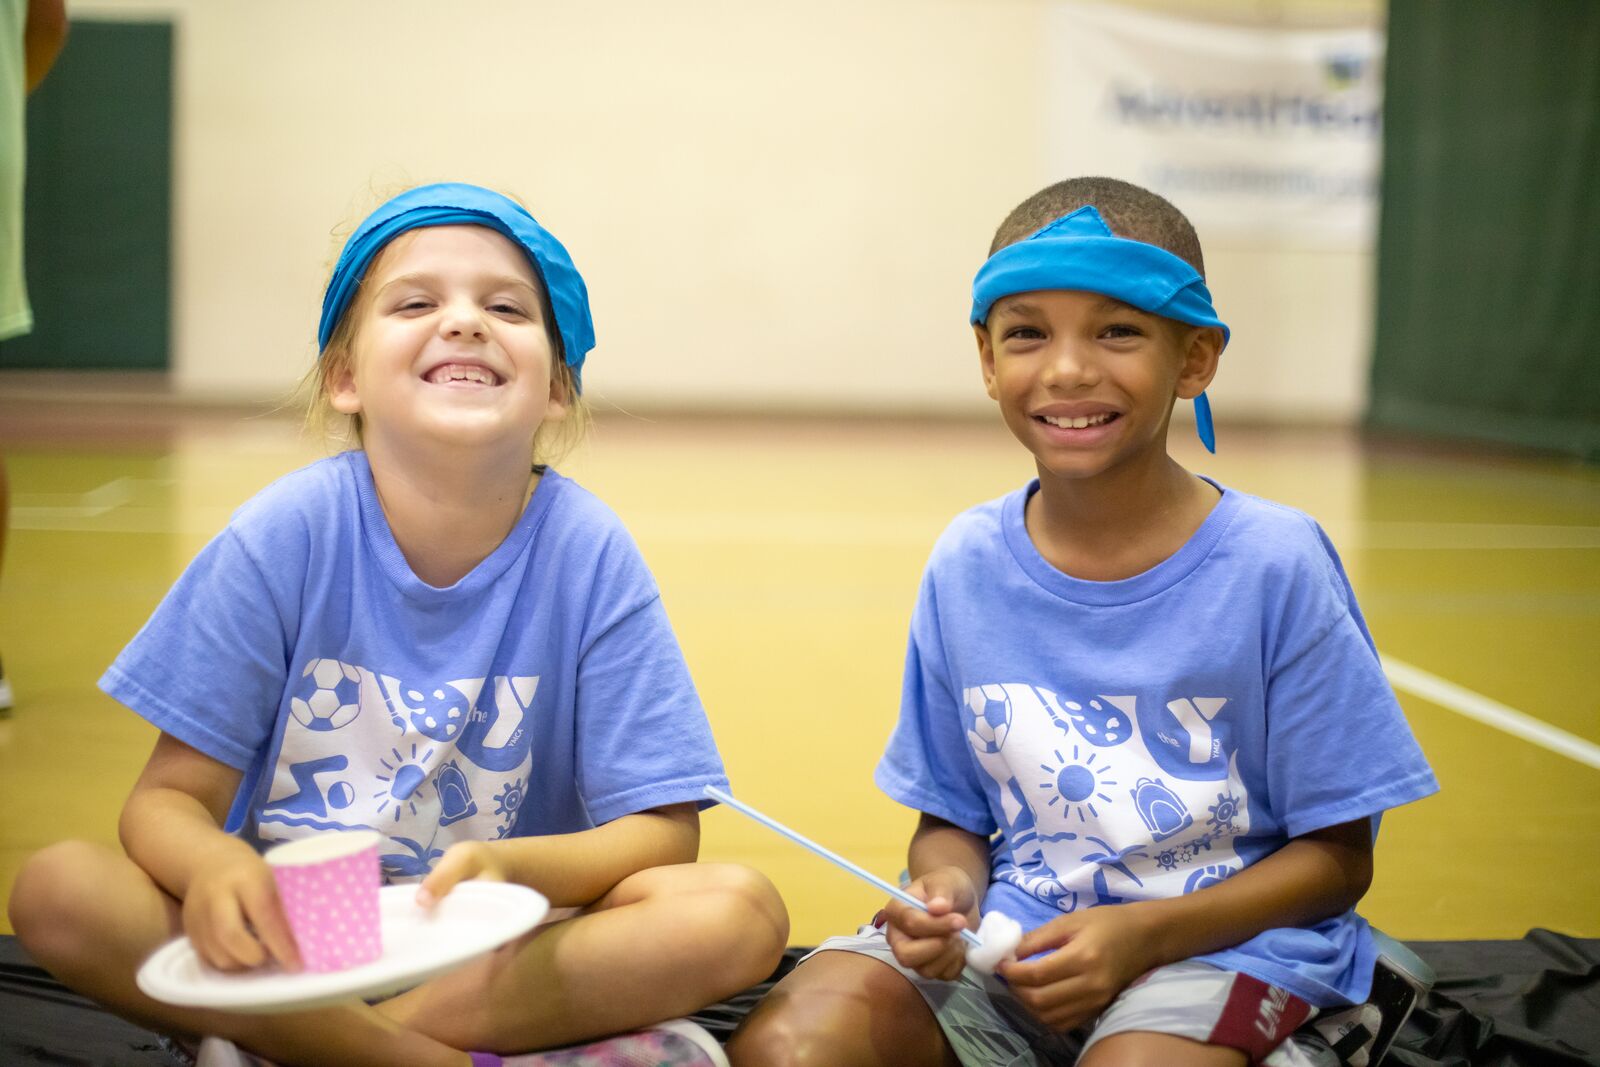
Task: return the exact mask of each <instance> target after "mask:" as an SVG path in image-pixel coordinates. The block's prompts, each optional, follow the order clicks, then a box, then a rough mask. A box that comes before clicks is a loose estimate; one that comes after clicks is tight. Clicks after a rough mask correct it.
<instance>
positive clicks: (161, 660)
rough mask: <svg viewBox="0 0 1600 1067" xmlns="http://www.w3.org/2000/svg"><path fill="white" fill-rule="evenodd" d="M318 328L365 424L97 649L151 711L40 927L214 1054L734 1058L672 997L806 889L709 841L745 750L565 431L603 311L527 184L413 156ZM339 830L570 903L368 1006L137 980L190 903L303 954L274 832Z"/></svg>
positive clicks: (68, 861)
mask: <svg viewBox="0 0 1600 1067" xmlns="http://www.w3.org/2000/svg"><path fill="white" fill-rule="evenodd" d="M317 339H318V345H319V347H320V349H321V353H322V354H321V358H320V359H319V361H318V368H317V371H316V373H315V376H314V380H315V383H316V396H317V400H318V403H319V406H320V405H323V404H325V405H327V406H329V407H331V408H332V409H333V411H335V412H337V413H339V414H342V415H344V416H348V417H349V418H350V419H351V420H353V423H354V427H353V428H354V432H355V435H356V437H357V439H358V441H359V442H360V445H361V447H359V448H356V449H353V450H351V451H347V452H343V453H341V454H339V455H336V456H333V457H331V458H329V459H325V460H322V461H321V462H319V463H316V464H313V465H312V466H310V467H307V468H305V469H304V470H301V471H297V472H295V473H293V474H290V475H288V476H287V477H285V478H283V479H281V480H280V481H278V482H276V483H275V484H273V485H271V486H269V487H268V488H266V489H265V490H263V491H262V492H261V493H259V494H257V495H256V496H255V497H254V498H253V499H252V500H250V501H249V502H247V503H246V504H244V506H242V507H241V508H240V509H239V511H238V512H237V513H236V514H235V515H234V516H233V519H232V521H231V522H230V523H229V524H228V526H227V528H226V529H225V530H223V532H222V533H221V534H219V535H218V536H217V538H216V539H215V540H213V541H212V542H211V543H210V544H209V545H207V546H206V547H205V548H204V549H203V550H202V551H201V553H200V555H199V556H198V557H197V558H196V559H195V560H194V562H193V563H191V564H190V566H189V567H188V569H187V570H186V571H185V572H184V574H183V576H182V577H181V578H180V579H179V580H178V583H177V585H176V586H174V587H173V589H172V591H171V592H170V593H169V594H168V596H167V598H166V600H164V601H163V602H162V604H161V606H160V607H158V608H157V609H156V612H155V615H154V616H153V617H152V618H151V620H150V622H149V623H148V624H147V625H146V626H145V627H144V629H143V630H141V631H140V632H139V634H138V635H137V636H135V637H134V639H133V641H132V642H131V643H130V644H129V645H128V647H127V648H126V649H125V650H124V651H123V652H122V654H121V655H120V656H119V657H118V658H117V660H116V662H115V663H113V664H112V665H111V667H110V669H109V670H107V672H106V674H105V677H104V678H103V679H102V680H101V683H100V684H101V686H102V688H104V689H105V690H106V692H107V693H109V694H110V695H111V696H113V697H115V698H116V699H117V700H119V701H121V702H122V703H124V704H125V705H127V706H128V707H129V708H131V709H133V710H134V711H136V712H137V713H139V714H140V715H142V716H143V717H144V718H146V719H148V720H149V721H150V722H151V723H152V724H153V725H155V726H156V727H157V728H159V729H160V731H161V734H160V736H159V738H158V740H157V742H156V745H155V750H154V752H153V753H152V754H151V756H150V758H149V761H148V762H147V764H146V765H145V768H144V771H143V773H142V774H141V775H140V777H139V780H138V782H137V783H136V784H135V786H134V788H133V792H132V794H131V795H130V796H129V798H128V800H127V802H126V804H125V805H124V808H123V812H122V818H121V838H122V842H123V845H124V848H125V850H126V851H125V853H123V852H114V851H112V850H110V849H107V848H105V847H103V846H101V845H98V844H92V843H88V842H65V843H62V844H58V845H55V846H52V847H51V848H48V849H46V850H44V851H43V852H41V853H39V854H38V855H36V856H34V857H33V858H32V859H31V860H30V861H29V863H28V864H27V866H26V867H25V868H24V869H23V871H22V873H21V875H20V876H19V877H18V879H17V883H16V887H15V890H14V892H13V894H12V897H11V903H10V908H11V918H12V922H13V924H14V925H15V927H16V930H17V933H18V935H19V936H20V937H21V939H22V942H23V944H24V945H25V946H26V947H27V949H28V951H29V952H30V953H32V954H33V956H34V957H35V958H36V959H38V960H39V961H40V962H41V963H43V964H44V965H45V966H46V967H48V968H49V969H50V970H51V971H53V972H54V973H55V974H56V975H57V976H58V977H59V978H61V979H62V980H63V981H64V982H66V983H67V984H69V985H71V986H73V987H74V988H76V989H78V990H80V991H82V992H84V993H86V994H88V995H90V996H92V997H94V998H96V999H97V1000H99V1001H101V1002H102V1003H105V1004H107V1005H108V1006H110V1007H111V1008H112V1009H113V1010H115V1011H117V1012H118V1013H120V1014H122V1015H124V1016H126V1017H128V1018H130V1019H133V1020H135V1021H137V1022H139V1023H141V1024H143V1025H145V1026H149V1027H151V1028H153V1029H156V1030H158V1031H161V1032H164V1033H168V1034H173V1035H177V1036H178V1037H179V1038H180V1039H181V1040H183V1041H185V1042H187V1043H188V1044H189V1045H190V1046H191V1047H192V1045H193V1043H194V1042H195V1041H196V1040H198V1039H200V1038H201V1037H202V1036H204V1035H212V1036H209V1037H207V1038H206V1040H205V1041H204V1042H201V1044H200V1048H199V1050H198V1055H199V1060H200V1064H201V1067H210V1065H211V1064H212V1063H216V1064H232V1063H240V1062H246V1061H245V1060H244V1058H243V1054H242V1053H240V1052H239V1051H238V1049H237V1048H235V1047H234V1046H235V1045H236V1046H240V1047H242V1048H244V1049H247V1050H249V1052H250V1053H256V1054H260V1055H264V1056H267V1057H269V1058H270V1059H271V1060H272V1061H273V1062H276V1063H281V1064H346V1065H372V1067H390V1065H394V1064H406V1065H408V1067H425V1065H437V1067H499V1065H500V1064H501V1063H502V1057H501V1055H500V1053H521V1052H525V1051H526V1050H529V1049H550V1048H552V1047H554V1046H569V1045H572V1044H573V1043H575V1042H580V1041H589V1040H590V1039H592V1038H594V1037H596V1036H599V1035H604V1034H612V1033H616V1032H618V1031H630V1030H636V1031H637V1032H634V1033H631V1034H624V1035H623V1036H619V1037H616V1038H612V1039H609V1040H605V1041H601V1042H599V1043H591V1044H588V1045H585V1046H584V1047H582V1048H576V1049H573V1048H567V1049H563V1050H561V1051H559V1052H551V1053H548V1054H539V1053H529V1054H526V1055H515V1056H508V1057H506V1058H505V1060H504V1063H505V1064H507V1065H511V1067H533V1065H536V1064H555V1063H559V1064H562V1065H564V1067H580V1065H589V1067H602V1065H609V1064H622V1063H634V1062H650V1063H673V1064H691V1063H693V1064H702V1065H712V1064H715V1063H718V1062H721V1051H720V1049H718V1048H717V1047H716V1044H715V1042H714V1041H713V1040H712V1039H711V1038H710V1035H709V1034H707V1033H706V1032H705V1031H704V1030H702V1029H700V1028H698V1027H694V1026H693V1025H692V1024H689V1023H687V1022H686V1021H685V1020H681V1019H676V1020H675V1019H674V1018H673V1017H675V1016H683V1015H686V1014H688V1013H689V1012H692V1011H697V1010H699V1009H700V1008H702V1007H704V1006H705V1005H706V1004H709V1003H712V1002H714V1001H716V1000H719V999H721V998H722V997H725V996H727V995H729V994H730V993H733V992H735V991H737V990H739V989H742V988H744V987H746V986H748V985H751V984H753V983H754V982H757V981H759V980H760V979H762V978H764V977H766V976H767V975H768V974H769V973H770V971H771V968H772V967H773V966H774V964H775V963H776V962H777V960H778V958H779V956H780V955H781V953H782V951H783V946H784V943H785V940H786V938H787V934H788V922H787V917H786V915H785V912H784V909H783V905H782V903H781V901H779V899H778V896H777V893H776V891H775V890H774V889H773V888H772V885H771V883H770V882H768V881H767V880H766V879H765V878H763V877H762V876H761V875H759V874H757V873H756V872H754V871H752V870H749V869H747V868H744V867H738V866H734V865H729V864H698V863H695V862H694V860H695V857H696V852H697V849H698V845H699V815H698V812H699V804H700V797H701V796H702V793H703V790H704V788H705V787H706V786H707V785H725V784H726V781H727V779H726V777H725V775H724V773H723V768H722V761H721V759H720V758H719V757H718V755H717V750H716V746H715V743H714V742H713V740H712V737H711V731H710V727H709V724H708V723H707V721H706V716H705V712H704V710H703V709H702V707H701V705H700V700H699V697H698V696H697V695H696V693H695V690H694V685H693V683H692V682H691V680H690V678H689V673H688V669H687V667H686V665H685V664H684V662H683V657H682V653H681V652H680V651H679V648H678V644H677V641H676V639H675V638H674V636H673V633H672V628H671V626H670V625H669V623H668V621H667V617H666V613H665V611H664V610H663V608H662V604H661V597H660V594H659V592H658V590H657V588H656V584H655V580H654V579H653V578H652V577H651V575H650V572H649V570H648V568H647V567H646V566H645V563H644V560H643V559H642V558H641V557H640V555H639V551H638V548H637V547H636V546H635V545H634V543H633V540H632V539H631V538H630V537H629V536H628V533H627V531H626V530H625V529H623V527H622V526H621V524H620V523H619V522H618V521H617V518H616V516H615V515H614V514H613V513H612V512H611V511H610V510H609V509H607V508H606V507H605V505H604V504H602V503H601V502H600V501H599V500H597V499H596V498H595V497H593V496H591V495H590V494H589V493H588V492H586V491H585V490H584V489H582V488H581V487H579V486H578V485H577V484H576V483H575V482H572V481H570V480H568V479H566V478H564V477H562V476H561V475H560V474H559V473H557V472H556V471H555V470H554V469H552V468H550V467H548V466H547V465H546V461H547V460H548V459H549V458H550V452H551V448H552V441H551V436H552V431H559V430H560V429H561V428H562V427H563V426H570V425H571V424H572V422H573V420H574V419H575V418H579V417H580V416H581V415H582V413H583V409H582V407H581V394H580V387H581V378H580V374H581V370H582V367H583V363H584V360H585V357H586V355H587V353H588V352H589V350H590V349H591V348H592V347H593V345H594V328H593V324H592V321H591V318H590V313H589V300H588V292H587V289H586V287H585V285H584V281H583V278H582V276H581V275H579V273H578V270H577V267H576V266H575V265H574V264H573V262H572V259H571V257H570V256H569V255H568V254H567V250H566V249H565V248H564V247H563V246H562V244H561V243H560V242H559V241H558V240H557V239H556V238H555V237H554V236H553V235H552V234H551V233H550V232H549V231H547V230H546V229H544V227H542V226H541V225H539V223H538V222H537V221H535V220H534V218H533V216H532V215H530V214H529V213H528V212H527V210H526V209H524V208H523V207H522V206H521V205H520V204H518V203H516V202H515V201H512V200H510V199H508V198H507V197H505V196H502V195H501V194H499V193H496V192H494V191H492V190H488V189H483V188H479V187H477V186H472V185H463V184H458V183H447V184H440V185H429V186H422V187H420V188H416V189H412V190H410V191H408V192H406V193H402V194H401V195H400V196H397V197H395V198H394V199H392V200H390V201H389V202H388V203H386V204H384V205H383V206H382V207H380V208H379V209H378V210H377V211H375V212H374V213H373V214H372V215H371V216H370V217H368V218H367V220H366V221H365V222H363V223H362V225H361V226H360V227H359V228H358V229H357V230H356V231H355V233H354V234H352V235H351V237H350V240H349V241H348V242H347V243H346V245H345V248H344V251H343V253H342V254H341V256H340V257H339V261H338V263H337V265H336V266H335V268H334V271H333V275H332V277H331V278H330V280H329V283H328V288H327V293H326V296H325V298H324V302H323V313H322V320H321V324H320V326H319V329H318V338H317ZM350 829H370V830H377V831H378V832H379V833H380V834H381V835H382V844H381V845H380V849H379V851H380V858H381V862H382V864H383V870H384V877H385V880H386V881H390V882H395V883H404V882H412V883H417V885H418V888H417V890H416V899H417V901H418V903H420V904H423V905H425V906H426V905H431V904H432V903H434V902H436V901H437V900H438V899H439V898H441V897H443V896H445V895H446V894H448V893H450V892H451V890H452V887H454V886H456V885H457V884H458V883H459V882H461V881H462V880H463V879H469V878H482V879H488V880H491V881H509V882H518V883H522V884H525V885H529V886H532V887H533V888H535V889H537V890H539V891H540V892H542V893H543V894H544V895H545V896H546V897H547V898H548V899H549V900H550V902H551V903H552V904H553V905H555V906H556V907H557V908H560V909H562V910H563V912H564V917H563V918H562V919H561V921H556V922H552V923H550V924H547V925H545V926H543V927H540V928H539V929H536V930H535V931H533V932H532V933H531V934H528V935H526V936H524V937H521V938H518V939H517V940H515V941H513V942H511V943H510V944H508V945H506V946H504V947H502V948H500V949H499V950H497V951H495V952H493V953H489V954H486V955H484V956H481V957H479V958H477V959H475V960H473V961H470V962H468V963H466V964H464V965H463V966H462V967H460V968H459V969H457V970H455V971H452V972H450V973H448V974H445V975H442V976H440V977H437V978H433V979H431V980H429V981H426V982H424V983H422V984H421V985H418V986H417V987H416V988H413V989H411V990H409V991H407V992H403V993H401V994H400V995H398V996H395V997H391V998H389V999H387V1000H384V1001H382V1002H381V1003H377V1004H374V1005H365V1004H362V1003H360V1002H350V1003H346V1004H340V1005H336V1006H332V1007H325V1008H317V1009H306V1010H302V1011H294V1012H289V1013H286V1014H281V1015H257V1014H241V1013H238V1012H226V1011H218V1010H200V1009H196V1008H186V1007H179V1006H175V1005H172V1004H167V1003H163V1002H160V1001H157V1000H154V999H152V998H151V997H149V996H147V995H145V994H144V993H143V992H142V991H141V990H140V989H139V988H138V987H137V986H136V984H135V972H136V970H137V968H138V966H139V964H140V961H141V960H143V959H144V958H145V957H146V956H148V955H149V954H150V953H151V952H153V951H154V950H155V949H156V948H157V947H158V946H160V945H161V944H162V943H163V942H165V941H167V940H168V939H170V938H172V937H174V936H176V935H178V934H186V935H187V936H188V938H189V941H190V942H191V944H192V946H193V948H194V951H195V953H196V954H197V955H198V956H199V957H200V959H202V960H203V961H204V962H206V963H208V964H210V965H211V966H212V967H214V968H217V969H219V970H222V971H229V972H237V971H241V970H247V969H250V968H253V967H257V966H260V965H263V964H269V963H275V964H277V965H279V966H281V967H283V968H285V969H287V970H290V971H293V970H296V969H297V967H298V962H299V960H298V954H297V951H296V948H295V945H294V940H293V937H292V935H291V934H290V932H289V929H288V926H287V923H286V920H285V918H284V914H283V910H282V907H281V905H280V903H279V900H278V895H277V892H276V890H275V888H274V884H273V880H272V876H271V874H270V872H269V870H268V868H267V866H266V863H265V862H264V861H263V859H262V857H261V855H260V851H261V850H262V849H264V848H266V847H267V846H269V845H272V844H275V843H278V842H283V841H291V840H296V839H301V838H305V837H308V836H312V835H318V834H324V833H330V832H335V831H339V830H350ZM391 947H395V946H391ZM398 947H399V948H401V949H402V955H403V950H404V948H405V946H398ZM213 1003H215V1001H213ZM246 1007H247V1006H246ZM639 1028H644V1029H639ZM469 1050H470V1051H469ZM249 1062H254V1061H253V1060H251V1061H249Z"/></svg>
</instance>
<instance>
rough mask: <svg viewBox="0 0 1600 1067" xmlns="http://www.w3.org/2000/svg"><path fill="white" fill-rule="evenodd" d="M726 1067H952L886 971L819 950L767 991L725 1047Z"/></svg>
mask: <svg viewBox="0 0 1600 1067" xmlns="http://www.w3.org/2000/svg"><path fill="white" fill-rule="evenodd" d="M728 1058H729V1059H730V1060H732V1062H733V1064H734V1067H798V1065H801V1064H829V1065H831V1067H956V1062H957V1061H956V1057H955V1052H954V1051H953V1050H952V1049H951V1048H950V1044H949V1042H948V1041H946V1040H945V1038H944V1032H943V1031H942V1030H940V1029H939V1022H938V1020H937V1019H935V1018H934V1016H933V1010H932V1009H931V1008H929V1007H928V1004H927V1002H926V1001H924V1000H923V999H922V994H921V993H919V992H917V989H916V987H915V986H913V985H912V984H911V983H910V982H909V981H907V980H906V978H905V976H904V975H902V974H900V972H898V971H896V970H895V969H894V968H893V967H890V966H889V965H887V964H885V963H883V962H882V961H881V960H876V959H873V958H872V957H871V956H863V955H861V954H859V953H855V952H841V951H833V952H819V953H818V954H817V955H815V956H813V957H811V958H810V959H808V960H806V961H805V962H804V963H802V964H801V965H800V966H798V967H796V968H795V969H794V970H793V971H792V972H790V974H789V975H788V976H787V977H785V978H784V979H783V981H781V982H779V983H778V984H777V985H776V986H774V987H773V989H772V992H770V993H768V994H767V995H766V996H765V997H764V998H763V999H762V1001H761V1003H759V1004H757V1005H756V1007H755V1010H754V1011H752V1012H751V1013H750V1015H749V1017H748V1018H746V1019H745V1021H744V1022H743V1023H742V1024H741V1025H740V1027H739V1030H738V1032H737V1033H735V1034H734V1035H733V1039H732V1040H731V1041H730V1042H729V1043H728Z"/></svg>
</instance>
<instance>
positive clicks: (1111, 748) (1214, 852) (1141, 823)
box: [962, 682, 1250, 911]
mask: <svg viewBox="0 0 1600 1067" xmlns="http://www.w3.org/2000/svg"><path fill="white" fill-rule="evenodd" d="M1227 707H1228V698H1227V697H1221V696H1184V697H1174V698H1171V699H1168V700H1164V701H1161V702H1157V703H1147V702H1146V700H1145V698H1142V697H1137V696H1131V695H1117V694H1101V693H1092V695H1070V696H1069V695H1065V694H1060V693H1056V692H1053V691H1051V690H1048V689H1045V688H1043V687H1041V686H1037V685H1032V684H1028V683H1009V682H1008V683H1000V684H988V685H978V686H972V687H970V688H968V689H966V690H964V691H963V693H962V709H963V711H962V713H963V720H964V724H965V726H966V736H967V741H968V743H969V744H970V745H971V747H972V751H973V754H974V756H975V757H976V759H977V762H978V765H979V766H980V767H981V768H983V770H984V772H985V773H986V774H987V775H988V776H989V777H990V778H991V779H992V780H993V782H994V785H995V790H996V793H995V795H996V796H997V797H998V804H997V805H995V804H994V802H993V800H992V801H991V806H993V807H995V809H996V816H997V821H998V822H999V823H1000V825H1001V827H1002V831H1003V834H1004V839H1003V845H1002V848H1001V851H1000V852H999V854H998V855H997V856H996V859H995V871H994V875H995V877H996V878H997V879H1000V880H1003V881H1007V882H1011V883H1012V884H1014V885H1016V886H1018V887H1019V888H1021V889H1023V890H1025V891H1026V892H1029V893H1031V894H1032V895H1034V896H1036V897H1038V898H1039V899H1041V900H1044V901H1045V902H1047V903H1049V904H1051V905H1052V906H1054V907H1056V908H1058V909H1060V910H1061V911H1074V910H1076V909H1078V908H1080V907H1094V906H1096V905H1100V904H1116V903H1122V902H1123V901H1126V900H1144V899H1152V898H1158V897H1170V896H1176V895H1178V894H1179V893H1184V892H1191V891H1193V890H1195V889H1198V888H1202V887H1203V886H1205V885H1210V884H1213V883H1215V882H1218V881H1221V880H1222V879H1224V878H1226V877H1228V876H1229V875H1231V874H1233V873H1234V872H1236V871H1237V870H1239V869H1240V867H1242V866H1243V863H1242V861H1241V860H1240V858H1239V856H1238V853H1237V852H1236V851H1235V849H1234V846H1233V841H1234V838H1235V837H1237V836H1239V835H1241V834H1244V833H1246V832H1248V830H1249V828H1250V816H1249V805H1248V797H1247V796H1246V793H1245V789H1244V785H1243V782H1242V781H1241V780H1240V778H1239V774H1238V769H1237V765H1236V761H1235V760H1234V758H1233V748H1232V744H1231V732H1232V731H1231V729H1230V724H1229V716H1228V715H1227Z"/></svg>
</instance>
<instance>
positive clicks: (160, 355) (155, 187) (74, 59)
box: [0, 21, 173, 370]
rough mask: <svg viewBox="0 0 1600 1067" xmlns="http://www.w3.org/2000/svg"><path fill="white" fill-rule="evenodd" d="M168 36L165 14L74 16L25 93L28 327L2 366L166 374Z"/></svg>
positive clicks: (0, 350)
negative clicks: (161, 17) (39, 79)
mask: <svg viewBox="0 0 1600 1067" xmlns="http://www.w3.org/2000/svg"><path fill="white" fill-rule="evenodd" d="M172 41H173V31H172V26H171V24H170V23H165V22H137V23H119V22H99V21H76V22H73V24H72V28H71V31H70V33H69V34H68V37H67V44H66V47H65V48H64V49H63V50H62V53H61V56H60V58H59V59H58V60H57V61H56V65H55V67H54V69H52V70H51V72H50V75H49V77H47V78H46V79H45V81H44V84H43V85H41V86H40V87H39V88H38V90H37V91H35V92H34V94H33V96H31V97H30V98H29V100H28V178H27V183H28V184H27V195H26V203H27V217H26V220H25V226H26V234H25V246H26V256H27V261H26V272H27V278H28V296H29V300H30V302H31V303H32V304H33V315H34V330H33V333H32V334H30V335H28V336H26V337H19V338H15V339H13V340H10V341H7V342H5V343H3V344H0V367H11V368H15V367H30V368H70V369H89V368H99V369H109V368H115V369H122V370H148V369H165V368H166V366H167V362H168V360H167V350H168V337H169V325H168V319H169V304H170V295H169V290H170V275H171V271H170V256H171V253H170V246H171V218H172V209H171V198H172V194H171V190H172V165H171V157H172Z"/></svg>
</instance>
